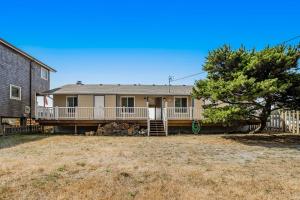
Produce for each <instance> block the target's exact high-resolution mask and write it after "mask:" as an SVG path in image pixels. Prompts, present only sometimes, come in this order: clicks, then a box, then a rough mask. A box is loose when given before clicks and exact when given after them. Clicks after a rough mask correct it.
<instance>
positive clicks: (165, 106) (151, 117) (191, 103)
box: [37, 82, 202, 134]
mask: <svg viewBox="0 0 300 200" xmlns="http://www.w3.org/2000/svg"><path fill="white" fill-rule="evenodd" d="M191 91H192V86H185V85H171V86H168V85H140V84H134V85H120V84H118V85H105V84H92V85H90V84H88V85H84V84H82V83H81V82H78V83H77V84H72V85H65V86H62V87H61V88H56V89H53V90H50V91H46V92H44V94H45V95H53V105H54V107H52V108H44V107H39V108H38V110H37V117H38V118H39V119H40V123H42V124H45V125H55V126H67V125H72V126H74V125H76V127H77V126H88V125H89V126H97V125H98V124H101V123H107V122H109V121H127V122H134V123H139V124H141V125H144V126H146V127H147V128H148V127H150V125H152V124H153V125H157V126H164V129H163V133H164V134H167V133H168V126H189V127H191V124H192V120H199V119H200V118H201V105H202V101H201V100H196V99H193V98H192V97H191ZM148 130H149V133H148V134H151V129H149V128H148ZM152 131H157V130H155V129H153V130H152Z"/></svg>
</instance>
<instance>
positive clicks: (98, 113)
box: [94, 96, 104, 119]
mask: <svg viewBox="0 0 300 200" xmlns="http://www.w3.org/2000/svg"><path fill="white" fill-rule="evenodd" d="M94 102H95V108H94V118H95V119H104V96H95V99H94Z"/></svg>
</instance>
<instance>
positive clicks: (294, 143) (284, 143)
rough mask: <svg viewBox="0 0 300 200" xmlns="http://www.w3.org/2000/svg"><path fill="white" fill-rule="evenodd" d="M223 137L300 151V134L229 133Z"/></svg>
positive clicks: (250, 143)
mask: <svg viewBox="0 0 300 200" xmlns="http://www.w3.org/2000/svg"><path fill="white" fill-rule="evenodd" d="M223 138H224V139H228V140H234V141H236V142H239V143H242V144H245V145H249V146H263V147H268V148H292V149H297V150H299V151H300V135H284V134H282V135H238V136H237V135H232V136H230V135H229V136H223Z"/></svg>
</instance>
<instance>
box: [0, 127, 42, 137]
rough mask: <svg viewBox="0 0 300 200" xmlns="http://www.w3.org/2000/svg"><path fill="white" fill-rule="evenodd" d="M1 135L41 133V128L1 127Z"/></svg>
mask: <svg viewBox="0 0 300 200" xmlns="http://www.w3.org/2000/svg"><path fill="white" fill-rule="evenodd" d="M2 129H3V130H2V132H3V133H2V134H3V135H11V134H17V133H40V132H42V127H41V126H40V125H32V126H5V125H4V126H2Z"/></svg>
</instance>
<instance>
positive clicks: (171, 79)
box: [168, 75, 174, 93]
mask: <svg viewBox="0 0 300 200" xmlns="http://www.w3.org/2000/svg"><path fill="white" fill-rule="evenodd" d="M168 79H169V93H170V92H171V89H170V88H171V82H172V81H173V80H174V76H171V75H169V77H168Z"/></svg>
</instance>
